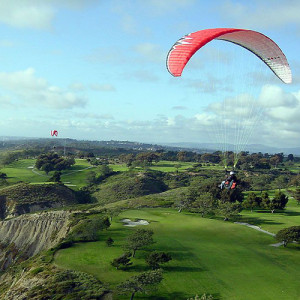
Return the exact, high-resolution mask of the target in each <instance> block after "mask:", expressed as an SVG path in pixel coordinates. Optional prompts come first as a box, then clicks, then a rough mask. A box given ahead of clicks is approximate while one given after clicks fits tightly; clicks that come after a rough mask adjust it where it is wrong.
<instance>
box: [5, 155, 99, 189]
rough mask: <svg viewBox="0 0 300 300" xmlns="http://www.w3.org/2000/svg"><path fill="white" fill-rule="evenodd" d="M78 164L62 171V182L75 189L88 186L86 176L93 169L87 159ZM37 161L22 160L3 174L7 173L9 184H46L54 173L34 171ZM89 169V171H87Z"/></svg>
mask: <svg viewBox="0 0 300 300" xmlns="http://www.w3.org/2000/svg"><path fill="white" fill-rule="evenodd" d="M75 161H76V164H75V165H74V166H72V167H71V168H70V169H68V170H64V171H62V176H61V181H62V182H67V184H70V185H72V186H70V187H71V188H73V189H78V188H80V187H82V186H84V185H86V180H85V178H86V175H87V173H88V172H90V171H91V168H94V167H92V166H91V165H90V164H89V163H88V162H87V161H86V160H85V159H76V160H75ZM34 165H35V159H21V160H18V161H15V162H13V163H11V164H10V165H8V166H6V167H5V168H2V169H1V172H3V173H6V174H7V176H8V182H9V183H16V182H18V181H24V182H28V183H44V182H46V181H48V180H49V178H50V177H51V175H52V174H53V172H50V173H49V174H48V175H47V174H46V173H45V172H44V171H40V170H37V169H35V168H34V169H33V168H32V167H33V166H34ZM87 168H89V169H87Z"/></svg>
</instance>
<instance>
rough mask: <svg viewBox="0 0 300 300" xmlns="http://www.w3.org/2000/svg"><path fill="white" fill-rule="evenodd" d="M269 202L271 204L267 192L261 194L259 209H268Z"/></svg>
mask: <svg viewBox="0 0 300 300" xmlns="http://www.w3.org/2000/svg"><path fill="white" fill-rule="evenodd" d="M270 202H271V200H270V198H269V194H268V192H262V193H261V202H260V207H261V208H266V209H268V208H269V205H270Z"/></svg>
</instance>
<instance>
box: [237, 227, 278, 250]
mask: <svg viewBox="0 0 300 300" xmlns="http://www.w3.org/2000/svg"><path fill="white" fill-rule="evenodd" d="M234 223H235V224H239V225H245V226H247V227H250V228H253V229H255V230H258V231H261V232H263V233H266V234H268V235H271V236H275V235H276V234H275V233H272V232H269V231H266V230H263V229H261V228H260V227H259V226H255V225H251V224H248V223H243V222H234ZM281 245H283V242H280V243H276V244H271V245H270V246H273V247H279V246H281Z"/></svg>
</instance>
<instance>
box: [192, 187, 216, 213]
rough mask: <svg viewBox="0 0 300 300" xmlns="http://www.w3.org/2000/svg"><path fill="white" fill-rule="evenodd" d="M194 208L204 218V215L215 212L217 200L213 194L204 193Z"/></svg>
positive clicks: (196, 201)
mask: <svg viewBox="0 0 300 300" xmlns="http://www.w3.org/2000/svg"><path fill="white" fill-rule="evenodd" d="M192 207H193V208H194V209H195V210H196V211H197V212H199V213H200V214H201V216H202V217H204V215H206V214H209V213H211V212H212V211H213V210H214V208H215V207H216V200H215V199H214V198H213V196H212V194H211V193H204V194H201V195H200V196H199V197H198V198H196V200H195V202H194V203H193V205H192Z"/></svg>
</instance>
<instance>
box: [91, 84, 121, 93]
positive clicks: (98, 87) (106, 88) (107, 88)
mask: <svg viewBox="0 0 300 300" xmlns="http://www.w3.org/2000/svg"><path fill="white" fill-rule="evenodd" d="M90 87H91V89H92V90H95V91H102V92H114V91H115V90H116V89H115V87H114V86H113V85H112V84H108V83H106V84H99V83H95V84H91V85H90Z"/></svg>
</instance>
